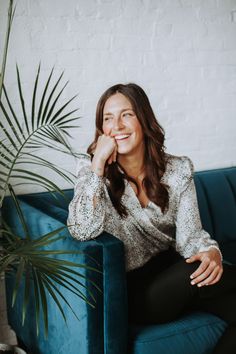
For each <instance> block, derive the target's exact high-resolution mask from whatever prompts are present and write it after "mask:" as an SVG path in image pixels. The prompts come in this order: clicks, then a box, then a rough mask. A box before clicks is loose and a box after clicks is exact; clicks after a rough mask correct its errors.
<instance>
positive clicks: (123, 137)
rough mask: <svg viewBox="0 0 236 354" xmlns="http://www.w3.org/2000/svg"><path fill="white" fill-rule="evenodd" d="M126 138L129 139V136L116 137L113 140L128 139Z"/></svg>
mask: <svg viewBox="0 0 236 354" xmlns="http://www.w3.org/2000/svg"><path fill="white" fill-rule="evenodd" d="M128 137H129V135H116V136H115V139H116V140H121V139H125V138H128Z"/></svg>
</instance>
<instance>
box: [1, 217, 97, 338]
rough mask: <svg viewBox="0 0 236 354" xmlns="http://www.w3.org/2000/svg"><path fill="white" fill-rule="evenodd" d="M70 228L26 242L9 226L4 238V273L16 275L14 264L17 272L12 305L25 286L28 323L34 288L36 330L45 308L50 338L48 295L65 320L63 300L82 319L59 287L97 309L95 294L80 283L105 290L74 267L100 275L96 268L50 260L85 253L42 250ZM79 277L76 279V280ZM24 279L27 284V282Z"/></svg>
mask: <svg viewBox="0 0 236 354" xmlns="http://www.w3.org/2000/svg"><path fill="white" fill-rule="evenodd" d="M65 228H66V226H63V227H60V228H58V229H57V230H53V231H51V232H49V233H47V234H46V235H43V236H41V237H39V238H38V239H35V240H32V239H28V240H27V239H25V240H24V239H22V238H20V237H19V236H17V235H15V234H14V232H12V230H11V229H10V228H9V227H7V225H6V224H5V228H4V229H3V235H4V239H5V243H4V250H5V251H3V252H5V255H4V253H3V257H2V258H1V259H0V272H2V271H7V272H9V271H10V272H12V270H11V269H12V268H9V265H10V264H11V265H14V267H13V269H16V275H15V285H14V291H13V297H12V304H13V305H14V304H15V302H16V298H17V294H18V291H19V288H20V286H21V284H22V283H23V286H24V301H23V308H22V323H23V324H24V322H25V317H26V314H27V306H28V303H29V289H30V287H31V286H32V287H33V289H34V290H33V291H34V299H35V310H36V318H35V320H36V328H37V333H38V322H39V315H40V308H42V313H43V318H44V330H45V335H46V336H47V332H48V307H47V293H48V294H50V296H51V297H52V299H53V300H54V302H55V305H56V306H57V307H58V309H59V311H60V312H61V314H62V317H63V318H64V320H66V318H65V314H64V311H63V308H62V306H61V304H60V301H59V298H58V296H59V297H60V298H62V299H63V300H64V301H65V303H66V305H67V306H69V308H70V309H71V310H72V312H73V313H74V315H75V316H76V317H77V318H78V316H77V314H76V313H75V311H74V310H73V309H72V307H71V305H70V304H69V302H68V301H67V300H66V298H65V296H64V295H63V294H62V293H61V291H60V290H59V288H58V286H60V287H64V288H66V289H67V290H69V291H70V292H72V293H73V294H75V296H78V297H79V298H81V299H82V300H83V301H86V302H87V303H88V305H90V306H91V307H94V303H96V299H95V297H94V295H93V293H92V292H91V291H90V289H88V287H87V286H85V285H84V284H83V283H82V282H81V281H80V280H79V278H81V279H85V278H86V281H87V282H91V285H92V286H94V287H96V289H97V290H99V291H101V290H100V289H99V287H98V286H97V285H96V284H95V283H94V282H93V281H92V280H90V279H87V277H85V276H84V275H83V274H81V273H80V272H78V271H77V270H75V269H74V268H88V269H90V270H91V271H95V272H99V273H101V272H100V270H98V269H97V268H94V267H85V266H84V265H83V264H79V263H75V262H71V261H67V260H64V259H59V258H53V257H48V255H51V256H58V255H67V254H81V253H82V252H81V251H68V250H66V251H64V250H48V249H46V250H45V249H42V247H48V246H49V245H50V244H53V243H55V242H57V241H58V240H59V239H61V238H64V236H60V235H59V234H60V232H61V231H63V229H65ZM6 234H7V235H10V237H9V239H8V240H6V238H5V236H6ZM75 276H76V277H75ZM23 277H24V279H25V281H23ZM79 287H81V288H84V289H86V291H87V292H88V294H89V296H90V297H91V299H92V302H91V301H90V300H89V299H88V297H87V296H86V295H84V293H83V292H82V291H81V290H80V289H79Z"/></svg>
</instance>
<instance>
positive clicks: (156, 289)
mask: <svg viewBox="0 0 236 354" xmlns="http://www.w3.org/2000/svg"><path fill="white" fill-rule="evenodd" d="M198 266H199V262H196V263H194V264H188V263H186V262H185V260H184V259H183V258H182V257H179V258H178V257H177V258H176V262H174V263H173V264H171V265H170V266H168V267H165V269H164V270H163V269H162V270H161V271H159V270H158V269H156V272H155V270H154V271H152V276H151V277H150V276H147V280H146V281H144V283H143V284H142V283H139V286H137V284H136V286H135V287H134V289H133V291H132V294H130V298H129V300H130V301H129V310H130V311H129V312H130V317H131V320H132V321H133V322H136V323H165V322H169V321H172V320H174V319H176V318H178V317H179V316H181V315H182V314H183V312H184V311H185V310H187V308H188V306H189V305H190V304H191V302H192V300H193V298H194V296H195V294H196V292H197V289H196V287H193V286H192V285H191V284H190V280H191V279H190V275H191V274H192V273H193V272H194V271H195V270H196V269H197V267H198ZM140 281H141V279H140ZM133 285H134V284H133Z"/></svg>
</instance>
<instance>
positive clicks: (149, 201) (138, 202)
mask: <svg viewBox="0 0 236 354" xmlns="http://www.w3.org/2000/svg"><path fill="white" fill-rule="evenodd" d="M126 183H127V185H128V188H130V189H131V191H132V193H133V196H134V198H135V200H136V202H137V204H138V206H139V208H140V209H142V210H145V209H148V208H149V206H150V204H151V203H152V201H151V200H150V199H149V200H148V203H147V204H146V206H144V207H143V206H142V204H141V203H140V200H139V199H138V197H137V195H136V193H135V191H134V190H133V188H132V186H131V184H130V183H129V181H127V180H126Z"/></svg>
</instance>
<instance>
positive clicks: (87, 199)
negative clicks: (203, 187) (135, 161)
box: [68, 154, 218, 271]
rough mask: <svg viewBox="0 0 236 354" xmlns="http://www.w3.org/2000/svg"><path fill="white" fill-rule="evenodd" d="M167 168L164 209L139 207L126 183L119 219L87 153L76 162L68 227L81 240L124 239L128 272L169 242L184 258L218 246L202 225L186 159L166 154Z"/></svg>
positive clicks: (151, 206) (188, 161)
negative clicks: (123, 213) (104, 234)
mask: <svg viewBox="0 0 236 354" xmlns="http://www.w3.org/2000/svg"><path fill="white" fill-rule="evenodd" d="M166 161H167V167H166V172H165V174H164V176H163V178H162V180H163V182H165V183H166V184H168V185H169V209H168V211H167V212H166V213H164V214H163V213H162V211H161V209H160V208H159V207H158V206H157V205H156V204H154V203H153V202H151V201H150V202H149V203H148V205H147V207H146V208H142V206H141V204H140V202H139V200H138V198H137V197H136V195H135V192H134V190H133V188H132V187H131V185H130V184H129V183H128V182H127V181H126V187H125V193H124V195H123V197H122V202H123V203H124V204H125V205H126V208H127V210H128V216H127V217H126V218H121V217H120V215H119V214H118V213H117V211H116V209H115V208H114V207H113V205H112V203H111V200H110V198H109V195H108V190H107V183H108V181H106V179H105V178H104V177H98V176H97V175H96V174H95V173H94V172H92V171H91V167H90V166H91V162H90V156H89V155H81V157H80V158H79V161H78V179H77V183H76V186H75V193H74V198H73V200H72V201H71V203H70V205H69V217H68V226H69V230H70V233H71V235H72V236H73V237H75V238H76V239H78V240H80V241H85V240H90V239H93V238H96V237H97V236H99V235H100V234H101V232H102V231H107V232H109V233H111V234H112V235H114V236H116V237H117V238H119V239H120V240H122V241H123V242H124V246H125V252H126V269H127V271H129V270H132V269H135V268H138V267H140V266H142V265H144V264H145V263H146V262H147V261H148V260H149V259H150V258H151V257H153V256H154V255H156V254H157V253H159V252H161V251H164V250H166V249H168V248H169V246H170V245H171V246H173V247H174V248H175V249H176V250H177V251H178V252H179V253H180V254H181V255H182V256H184V257H185V258H187V257H190V256H191V255H194V254H196V253H197V252H200V251H206V250H208V249H209V248H210V247H215V248H217V249H218V244H217V242H216V241H215V240H213V239H211V238H210V235H209V234H208V233H207V232H206V231H204V230H203V229H202V225H201V221H200V217H199V211H198V204H197V198H196V191H195V185H194V181H193V165H192V162H191V160H190V159H189V158H188V157H177V156H172V155H169V154H166Z"/></svg>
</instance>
